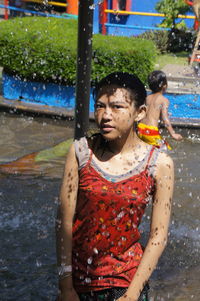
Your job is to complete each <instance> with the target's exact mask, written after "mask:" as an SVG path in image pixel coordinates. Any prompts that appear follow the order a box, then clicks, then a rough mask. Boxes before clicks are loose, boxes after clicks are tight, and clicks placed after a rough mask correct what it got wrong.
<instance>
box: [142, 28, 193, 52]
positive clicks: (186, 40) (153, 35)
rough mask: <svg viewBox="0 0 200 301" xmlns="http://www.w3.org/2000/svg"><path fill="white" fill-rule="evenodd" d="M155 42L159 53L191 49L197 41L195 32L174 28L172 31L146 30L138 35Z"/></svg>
mask: <svg viewBox="0 0 200 301" xmlns="http://www.w3.org/2000/svg"><path fill="white" fill-rule="evenodd" d="M138 37H139V38H143V39H146V40H151V41H153V42H154V43H155V45H156V47H157V49H158V51H159V53H161V54H164V53H167V52H172V53H177V52H180V51H191V49H192V48H193V44H194V41H195V32H193V31H187V30H183V29H182V30H178V29H174V30H172V31H161V30H154V31H146V32H145V33H143V34H141V35H139V36H138Z"/></svg>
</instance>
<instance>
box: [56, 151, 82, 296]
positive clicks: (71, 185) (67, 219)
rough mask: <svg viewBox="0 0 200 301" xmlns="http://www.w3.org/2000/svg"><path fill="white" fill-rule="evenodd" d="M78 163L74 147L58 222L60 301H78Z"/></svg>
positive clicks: (66, 167)
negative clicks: (74, 257) (75, 219)
mask: <svg viewBox="0 0 200 301" xmlns="http://www.w3.org/2000/svg"><path fill="white" fill-rule="evenodd" d="M78 181H79V177H78V163H77V159H76V155H75V149H74V145H72V146H71V147H70V149H69V152H68V154H67V159H66V164H65V170H64V176H63V181H62V186H61V190H60V197H59V200H60V204H59V208H58V216H57V222H56V241H57V262H58V268H59V269H60V267H63V270H62V269H60V270H61V275H60V279H59V288H60V296H59V298H58V300H59V301H78V300H79V299H78V296H77V294H76V292H75V291H74V289H73V283H72V275H71V274H72V273H71V269H72V223H73V217H74V213H75V208H76V199H77V191H78Z"/></svg>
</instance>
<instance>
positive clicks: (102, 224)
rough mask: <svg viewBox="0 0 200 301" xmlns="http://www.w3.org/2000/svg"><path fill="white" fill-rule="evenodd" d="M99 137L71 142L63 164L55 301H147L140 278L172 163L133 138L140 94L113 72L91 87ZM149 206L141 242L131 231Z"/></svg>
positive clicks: (154, 256) (159, 227)
mask: <svg viewBox="0 0 200 301" xmlns="http://www.w3.org/2000/svg"><path fill="white" fill-rule="evenodd" d="M94 97H95V119H96V123H97V126H98V127H99V129H100V133H99V134H96V135H93V136H92V137H91V138H87V137H83V138H81V139H79V140H75V141H74V143H73V144H72V146H71V148H70V150H69V152H68V155H67V159H66V166H65V172H64V177H63V183H62V186H61V192H60V206H59V213H58V220H57V254H58V266H59V267H58V271H59V289H60V293H59V296H58V299H57V300H59V301H93V300H104V301H106V300H107V301H114V300H118V301H137V300H143V301H144V300H145V301H147V300H148V294H147V291H148V284H147V283H148V279H149V277H150V275H151V274H152V272H153V270H154V268H155V266H156V264H157V261H158V259H159V257H160V255H161V254H162V252H163V250H164V248H165V245H166V242H167V233H168V224H169V219H170V209H171V200H172V191H173V181H174V173H173V162H172V160H171V158H170V157H169V156H168V155H167V154H165V153H162V152H161V151H159V150H158V149H157V148H155V147H154V146H151V145H148V144H146V143H145V142H143V141H142V140H140V139H139V138H138V137H137V134H136V131H135V129H134V130H133V124H134V123H135V122H138V121H139V120H141V119H142V118H144V116H145V106H144V102H145V98H146V91H145V88H144V85H143V84H142V83H141V81H140V80H139V79H138V78H137V77H136V76H134V75H131V74H128V73H123V72H115V73H112V74H110V75H108V76H107V77H105V78H103V79H102V80H101V81H100V82H99V83H98V84H97V85H96V88H95V90H94ZM150 201H152V203H153V206H152V215H151V226H150V234H149V239H148V242H147V245H146V248H145V249H143V248H142V246H141V244H140V243H139V239H140V233H139V229H138V226H139V224H140V221H141V218H142V215H143V214H144V210H145V207H146V205H147V204H148V203H149V202H150Z"/></svg>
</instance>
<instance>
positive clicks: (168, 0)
mask: <svg viewBox="0 0 200 301" xmlns="http://www.w3.org/2000/svg"><path fill="white" fill-rule="evenodd" d="M155 8H156V10H157V11H158V12H159V13H163V14H165V19H164V20H163V21H162V23H161V24H160V25H159V26H160V27H169V28H172V29H173V28H176V29H184V28H186V24H185V22H184V21H183V20H180V21H177V19H178V15H179V14H185V13H186V12H188V11H189V10H190V8H189V6H188V5H187V4H186V3H185V1H184V0H161V1H159V2H157V3H156V7H155Z"/></svg>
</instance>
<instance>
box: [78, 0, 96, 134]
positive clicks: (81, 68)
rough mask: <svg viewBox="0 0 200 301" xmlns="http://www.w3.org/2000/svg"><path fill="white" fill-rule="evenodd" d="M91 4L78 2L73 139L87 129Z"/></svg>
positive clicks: (90, 55) (91, 2)
mask: <svg viewBox="0 0 200 301" xmlns="http://www.w3.org/2000/svg"><path fill="white" fill-rule="evenodd" d="M93 4H94V0H80V1H79V13H78V52H77V74H76V79H77V80H76V107H75V135H74V136H75V138H80V137H83V136H84V135H85V134H86V132H87V130H88V127H89V101H90V73H91V60H92V30H93V10H94V7H93Z"/></svg>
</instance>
